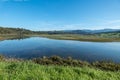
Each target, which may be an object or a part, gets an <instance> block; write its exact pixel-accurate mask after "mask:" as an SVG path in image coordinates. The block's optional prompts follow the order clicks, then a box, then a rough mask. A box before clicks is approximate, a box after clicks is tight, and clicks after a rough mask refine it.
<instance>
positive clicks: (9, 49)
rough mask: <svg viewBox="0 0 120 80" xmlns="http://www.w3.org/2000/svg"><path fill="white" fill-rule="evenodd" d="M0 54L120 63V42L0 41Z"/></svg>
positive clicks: (46, 39) (33, 39) (26, 57)
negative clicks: (69, 57) (53, 56)
mask: <svg viewBox="0 0 120 80" xmlns="http://www.w3.org/2000/svg"><path fill="white" fill-rule="evenodd" d="M0 54H3V55H5V56H7V57H15V58H25V59H31V58H36V57H42V56H52V55H58V56H61V57H68V56H72V57H73V58H75V59H81V60H85V61H86V60H87V61H90V62H92V61H96V60H113V61H114V62H120V42H84V41H73V40H55V39H48V38H42V37H31V38H27V39H20V40H19V39H18V40H17V39H15V40H4V41H0Z"/></svg>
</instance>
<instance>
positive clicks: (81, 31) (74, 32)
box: [63, 29, 120, 34]
mask: <svg viewBox="0 0 120 80" xmlns="http://www.w3.org/2000/svg"><path fill="white" fill-rule="evenodd" d="M63 32H64V33H72V34H100V33H114V32H115V33H116V32H120V29H101V30H65V31H63Z"/></svg>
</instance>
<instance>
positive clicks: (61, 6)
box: [0, 0, 120, 30]
mask: <svg viewBox="0 0 120 80" xmlns="http://www.w3.org/2000/svg"><path fill="white" fill-rule="evenodd" d="M0 26H4V27H21V28H26V29H31V30H75V29H104V28H112V29H120V0H0Z"/></svg>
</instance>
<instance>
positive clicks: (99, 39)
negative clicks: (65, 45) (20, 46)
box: [0, 34, 120, 42]
mask: <svg viewBox="0 0 120 80" xmlns="http://www.w3.org/2000/svg"><path fill="white" fill-rule="evenodd" d="M23 37H46V38H51V39H60V40H77V41H92V42H116V41H118V42H119V41H120V38H119V37H111V36H104V37H102V36H99V35H80V34H26V35H24V36H23ZM14 38H15V39H17V38H20V37H19V36H18V35H16V34H7V35H6V34H5V35H4V34H3V35H0V40H5V39H14Z"/></svg>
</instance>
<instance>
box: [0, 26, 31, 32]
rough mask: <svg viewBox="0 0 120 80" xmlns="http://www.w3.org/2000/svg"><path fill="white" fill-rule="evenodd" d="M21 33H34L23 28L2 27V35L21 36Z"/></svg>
mask: <svg viewBox="0 0 120 80" xmlns="http://www.w3.org/2000/svg"><path fill="white" fill-rule="evenodd" d="M19 33H24V34H30V33H32V31H30V30H27V29H23V28H4V27H0V34H19Z"/></svg>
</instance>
